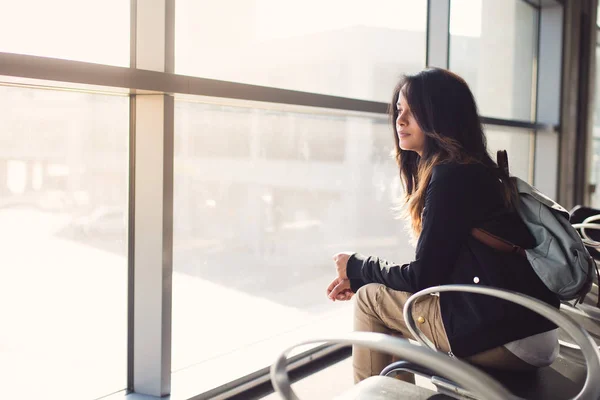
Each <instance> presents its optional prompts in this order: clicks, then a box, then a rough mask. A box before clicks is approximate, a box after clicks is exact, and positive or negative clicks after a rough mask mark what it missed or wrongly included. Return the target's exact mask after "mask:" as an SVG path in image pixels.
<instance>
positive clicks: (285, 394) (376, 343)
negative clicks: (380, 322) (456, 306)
mask: <svg viewBox="0 0 600 400" xmlns="http://www.w3.org/2000/svg"><path fill="white" fill-rule="evenodd" d="M314 343H339V344H344V345H358V346H363V347H368V348H371V349H374V350H377V351H381V352H385V353H389V354H392V355H395V356H398V357H401V358H402V359H404V360H408V361H411V362H414V363H419V364H425V365H427V366H428V367H429V368H431V369H432V370H435V371H436V372H438V373H439V374H441V375H442V376H445V377H448V378H449V379H452V380H453V381H455V382H457V383H458V384H459V385H460V386H462V387H464V388H465V389H467V390H469V391H470V392H471V393H476V394H478V395H480V396H481V397H482V398H485V399H486V400H517V399H519V400H522V399H521V398H520V397H517V396H515V395H513V394H511V393H510V392H509V391H508V390H506V389H505V388H504V387H503V386H502V385H501V384H499V383H498V382H497V381H496V380H494V379H493V378H491V377H490V376H489V375H487V374H485V373H484V372H482V371H480V370H479V369H477V368H475V367H473V366H472V365H469V364H467V363H466V362H464V361H461V360H458V359H452V358H449V357H447V356H446V355H444V354H441V353H438V352H435V351H432V350H429V349H426V348H423V347H420V346H416V345H413V344H410V343H409V342H408V340H405V339H400V338H395V337H392V336H388V335H384V334H381V333H372V332H353V333H348V334H346V335H341V336H335V337H330V338H322V339H314V340H308V341H306V342H302V343H299V344H297V345H295V346H292V347H290V348H289V349H287V350H285V351H284V352H283V353H281V355H280V356H279V357H278V358H277V360H276V361H275V363H274V364H273V365H272V366H271V382H272V383H273V387H274V388H275V390H276V391H277V392H278V393H279V394H280V395H281V397H282V398H283V399H285V400H299V399H298V396H296V393H294V391H293V390H292V387H291V384H290V380H289V377H288V374H287V370H286V364H287V355H288V354H289V353H290V351H291V350H293V349H294V348H295V347H297V346H303V345H306V344H314Z"/></svg>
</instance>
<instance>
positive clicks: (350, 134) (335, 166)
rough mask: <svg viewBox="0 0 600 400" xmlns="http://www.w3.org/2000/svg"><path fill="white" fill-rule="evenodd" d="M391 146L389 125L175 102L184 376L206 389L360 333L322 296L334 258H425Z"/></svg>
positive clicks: (178, 329) (177, 358) (344, 307)
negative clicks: (407, 216)
mask: <svg viewBox="0 0 600 400" xmlns="http://www.w3.org/2000/svg"><path fill="white" fill-rule="evenodd" d="M393 143H394V141H393V133H392V131H391V128H390V127H389V124H388V121H387V117H385V116H377V117H370V116H362V115H361V116H356V115H354V116H332V115H313V114H301V113H289V112H281V111H273V110H260V109H252V108H241V107H230V106H217V105H209V104H198V103H191V102H183V101H177V102H176V107H175V146H176V153H175V174H176V175H175V199H174V204H175V206H174V219H175V229H174V231H175V233H174V276H173V286H174V287H173V370H174V371H181V370H183V369H186V368H188V367H190V366H192V365H195V367H194V368H197V369H198V370H200V371H202V372H199V373H198V372H196V373H195V374H194V376H202V377H203V381H204V384H205V385H206V387H205V388H204V389H205V390H208V389H210V388H211V386H210V385H213V386H218V385H220V384H223V383H225V382H228V381H231V380H233V379H235V378H238V377H239V376H241V375H244V374H246V373H251V372H253V371H255V370H258V369H259V368H264V367H266V366H268V365H270V364H271V363H272V362H273V360H274V357H275V356H276V355H277V354H278V353H279V352H280V351H282V350H283V349H284V348H285V347H286V346H289V345H291V344H293V343H297V342H298V341H300V340H302V339H306V338H308V337H315V336H319V335H331V334H334V333H341V332H348V331H349V330H351V329H352V317H351V304H348V303H345V302H335V303H332V302H330V301H329V300H328V299H327V298H326V295H325V290H326V288H327V286H328V285H329V283H330V282H331V280H333V278H335V268H334V266H333V262H332V260H331V256H332V255H333V254H334V253H336V252H339V251H349V250H352V251H358V252H362V253H364V254H376V255H378V256H382V257H385V258H387V259H389V260H391V261H394V260H396V261H398V262H401V261H404V262H409V261H410V260H411V259H412V257H413V255H414V249H413V248H412V247H410V245H409V244H408V240H407V237H406V235H405V230H404V229H405V225H404V222H402V221H398V220H395V219H394V215H393V212H392V206H393V205H394V204H395V203H394V200H395V199H398V198H399V197H400V195H401V192H400V190H401V189H400V182H399V179H398V173H397V169H396V166H395V162H394V160H393V157H391V156H390V152H391V150H392V148H393ZM208 327H211V328H210V329H208ZM227 362H230V364H229V365H235V366H236V367H235V368H230V367H229V368H228V367H227ZM182 372H183V371H182ZM178 375H179V374H175V375H174V379H175V380H177V376H178ZM196 381H198V379H196ZM173 387H177V385H176V384H174V386H173Z"/></svg>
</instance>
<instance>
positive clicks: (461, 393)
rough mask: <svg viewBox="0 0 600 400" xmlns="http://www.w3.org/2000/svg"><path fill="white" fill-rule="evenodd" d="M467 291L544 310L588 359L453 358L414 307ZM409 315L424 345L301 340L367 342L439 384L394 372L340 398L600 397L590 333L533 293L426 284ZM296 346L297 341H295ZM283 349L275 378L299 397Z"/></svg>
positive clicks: (380, 338) (597, 358)
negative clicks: (496, 361) (478, 362)
mask: <svg viewBox="0 0 600 400" xmlns="http://www.w3.org/2000/svg"><path fill="white" fill-rule="evenodd" d="M444 291H446V292H448V291H463V292H470V293H479V294H484V295H491V296H495V297H498V298H501V299H505V300H508V301H513V302H514V303H516V304H520V305H522V306H524V307H528V308H529V309H531V310H533V311H535V312H537V313H539V314H540V315H543V316H544V317H546V318H548V319H549V320H551V321H552V322H554V323H555V324H556V325H558V326H559V327H561V328H562V329H563V330H564V331H565V332H566V333H567V334H569V335H570V336H571V337H572V339H573V341H574V342H575V344H576V345H578V346H579V347H580V348H581V351H580V353H581V355H582V361H583V362H576V361H573V360H571V359H568V358H560V359H558V360H557V361H556V362H555V363H554V364H553V365H552V366H551V367H548V368H543V369H541V370H538V371H536V372H534V373H523V372H516V373H515V372H510V373H506V372H502V373H498V372H497V371H489V370H487V371H484V370H482V369H481V368H479V367H476V366H473V365H470V364H468V363H466V362H464V361H462V360H459V359H456V358H450V357H448V356H447V355H446V354H444V353H440V352H436V351H435V350H433V348H432V347H431V346H433V344H432V343H431V342H430V341H429V340H428V339H427V338H426V337H425V336H424V335H422V334H421V333H420V331H418V329H416V327H415V324H414V321H413V319H412V316H411V314H410V312H411V306H412V304H413V302H414V300H416V299H417V298H418V297H420V296H423V295H429V294H434V293H439V292H444ZM404 316H405V319H406V320H407V321H409V329H411V332H413V335H414V337H415V338H416V339H417V341H419V342H420V343H421V344H423V346H422V347H419V346H416V345H413V344H411V343H410V342H408V341H407V340H404V339H399V338H394V337H391V336H386V335H382V334H376V333H367V332H355V333H352V334H348V335H344V336H339V337H332V338H325V339H316V340H310V341H307V342H304V343H301V344H298V346H299V345H304V344H311V343H322V342H327V343H341V344H347V345H353V344H354V345H360V346H366V347H369V348H372V349H375V350H378V351H384V352H387V353H390V354H393V355H395V356H397V357H400V358H402V359H403V360H405V361H402V362H401V363H404V364H402V365H399V366H398V368H400V369H401V370H403V371H409V372H413V373H417V374H420V375H423V376H427V377H428V378H429V379H431V382H432V383H433V384H434V385H435V386H436V387H437V391H438V392H437V393H436V392H433V391H431V390H428V389H424V388H420V387H416V386H414V385H411V384H410V383H407V382H403V381H400V380H397V379H393V378H391V377H389V376H376V377H370V378H368V379H366V380H364V381H362V382H360V383H359V384H357V385H355V386H354V387H353V388H352V389H351V390H349V391H348V392H346V393H344V394H343V395H341V396H338V397H336V399H339V400H343V399H361V400H374V399H377V400H387V399H418V400H422V399H432V400H433V399H447V398H457V399H471V400H473V399H486V400H495V399H504V400H511V399H545V400H553V399H571V398H572V399H590V400H591V399H594V400H596V399H598V398H600V380H598V379H597V377H598V376H600V352H599V350H598V347H597V345H596V343H595V342H594V340H593V339H592V337H591V336H590V334H589V333H588V332H587V331H586V330H585V329H583V328H582V327H581V326H580V325H579V324H577V323H576V322H574V321H573V320H572V319H571V318H570V317H568V316H565V315H563V314H561V313H560V312H558V311H557V310H556V309H554V308H553V307H551V306H549V305H547V304H545V303H543V302H541V301H539V300H537V299H534V298H531V297H528V296H524V295H522V294H519V293H515V292H509V291H505V290H500V289H494V288H488V287H484V286H479V285H447V286H438V287H433V288H429V289H425V290H423V291H420V292H418V293H416V294H414V295H413V296H412V297H411V298H409V300H408V302H407V304H406V307H405V309H404ZM294 347H296V346H294ZM294 347H292V348H290V349H288V350H286V351H285V352H283V353H282V354H281V355H280V356H279V357H278V359H277V361H276V362H275V363H274V364H273V366H272V367H271V380H272V382H273V386H274V387H275V390H276V391H278V392H279V393H280V395H281V396H282V397H283V399H285V400H297V399H298V397H297V396H296V394H295V393H294V392H293V390H292V388H291V386H290V382H289V378H288V376H287V372H286V369H285V366H286V355H287V354H288V353H289V352H290V351H291V350H292V349H293V348H294ZM394 365H395V364H392V367H391V368H389V367H388V368H386V369H385V370H384V372H385V374H384V375H387V374H393V373H394V372H395V371H397V369H398V368H396V367H394Z"/></svg>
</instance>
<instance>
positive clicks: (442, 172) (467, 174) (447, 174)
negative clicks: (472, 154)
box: [431, 163, 491, 182]
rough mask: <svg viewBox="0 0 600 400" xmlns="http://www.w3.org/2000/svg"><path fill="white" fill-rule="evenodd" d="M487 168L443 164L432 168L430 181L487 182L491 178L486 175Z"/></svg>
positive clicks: (479, 165)
mask: <svg viewBox="0 0 600 400" xmlns="http://www.w3.org/2000/svg"><path fill="white" fill-rule="evenodd" d="M486 172H487V168H486V167H485V166H484V165H483V164H479V163H472V164H459V163H443V164H438V165H436V166H434V167H433V171H432V175H431V180H432V181H434V180H444V181H447V180H450V181H468V182H474V181H473V180H475V182H476V181H479V180H487V179H489V178H491V176H490V175H489V174H488V173H486Z"/></svg>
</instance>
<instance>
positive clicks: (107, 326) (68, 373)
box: [0, 86, 129, 399]
mask: <svg viewBox="0 0 600 400" xmlns="http://www.w3.org/2000/svg"><path fill="white" fill-rule="evenodd" d="M128 118H129V102H128V99H127V97H121V96H108V95H97V94H89V93H77V92H66V91H52V90H36V89H29V88H21V87H7V86H0V143H2V149H1V154H2V156H1V157H0V241H1V242H2V254H1V255H0V273H1V275H2V280H0V304H2V329H0V375H2V377H3V382H4V385H3V388H2V392H3V397H4V398H10V399H25V398H26V399H33V398H36V399H37V398H39V399H42V398H46V399H47V398H61V399H93V398H98V397H101V396H105V395H107V394H110V393H113V392H115V391H118V390H122V389H125V387H126V379H127V370H126V367H127V319H126V318H127V257H126V250H127V241H126V227H127V225H126V223H127V185H128V172H127V168H128V161H127V160H128V150H127V148H128V128H129V124H128Z"/></svg>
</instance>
